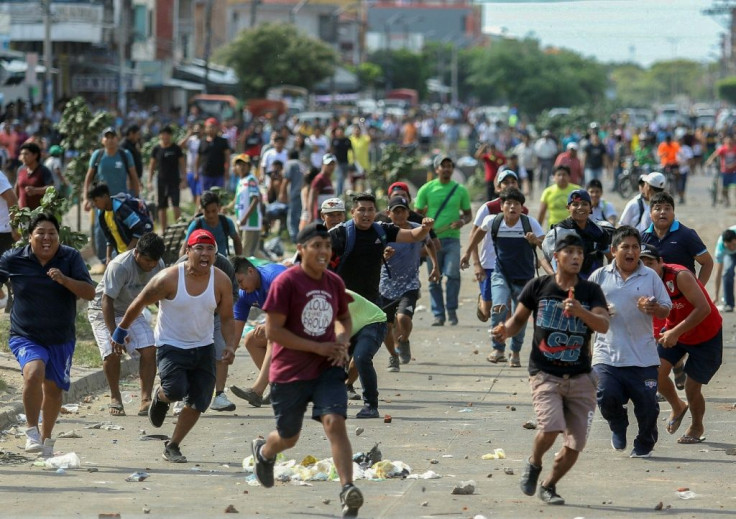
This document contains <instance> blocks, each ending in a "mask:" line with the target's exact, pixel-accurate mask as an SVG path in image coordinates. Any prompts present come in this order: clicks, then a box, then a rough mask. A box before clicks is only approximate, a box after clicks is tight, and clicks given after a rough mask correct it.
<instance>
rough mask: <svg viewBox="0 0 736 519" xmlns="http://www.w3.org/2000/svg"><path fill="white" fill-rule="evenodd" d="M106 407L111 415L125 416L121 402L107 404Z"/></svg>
mask: <svg viewBox="0 0 736 519" xmlns="http://www.w3.org/2000/svg"><path fill="white" fill-rule="evenodd" d="M107 408H108V410H109V412H110V415H111V416H125V408H124V407H123V404H108V406H107Z"/></svg>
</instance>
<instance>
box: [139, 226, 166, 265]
mask: <svg viewBox="0 0 736 519" xmlns="http://www.w3.org/2000/svg"><path fill="white" fill-rule="evenodd" d="M135 250H137V251H138V254H140V255H142V256H145V257H147V258H151V259H152V260H154V261H158V260H160V259H161V257H162V256H163V255H164V252H165V251H166V245H165V244H164V239H163V238H162V237H161V236H159V235H158V234H156V233H155V232H147V233H145V234H144V235H143V236H141V237H140V238H139V239H138V243H136V245H135Z"/></svg>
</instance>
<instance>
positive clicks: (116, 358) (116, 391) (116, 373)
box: [102, 353, 123, 414]
mask: <svg viewBox="0 0 736 519" xmlns="http://www.w3.org/2000/svg"><path fill="white" fill-rule="evenodd" d="M102 371H103V372H104V373H105V378H106V379H107V385H108V386H110V405H116V404H117V405H123V397H122V395H121V394H120V355H118V354H117V353H111V354H110V355H108V356H107V357H105V360H103V361H102ZM120 413H121V411H119V410H116V409H113V408H110V414H120Z"/></svg>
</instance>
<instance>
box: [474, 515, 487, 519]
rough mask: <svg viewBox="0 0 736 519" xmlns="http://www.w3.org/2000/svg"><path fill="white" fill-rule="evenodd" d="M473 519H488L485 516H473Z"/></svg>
mask: <svg viewBox="0 0 736 519" xmlns="http://www.w3.org/2000/svg"><path fill="white" fill-rule="evenodd" d="M473 519H488V518H487V517H486V516H485V515H480V514H477V515H474V516H473Z"/></svg>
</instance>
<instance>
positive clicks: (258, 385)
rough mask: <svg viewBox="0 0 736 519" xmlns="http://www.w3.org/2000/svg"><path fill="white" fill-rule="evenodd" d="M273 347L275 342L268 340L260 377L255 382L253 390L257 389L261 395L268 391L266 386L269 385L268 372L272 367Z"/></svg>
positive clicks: (259, 373)
mask: <svg viewBox="0 0 736 519" xmlns="http://www.w3.org/2000/svg"><path fill="white" fill-rule="evenodd" d="M272 349H273V344H272V343H271V341H268V342H267V343H266V355H265V356H264V357H263V361H262V363H261V370H260V371H259V372H258V378H257V379H256V381H255V382H254V383H253V391H255V392H256V393H258V394H259V395H261V396H263V393H264V392H265V391H266V388H267V387H268V374H269V371H270V369H271V350H272Z"/></svg>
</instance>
